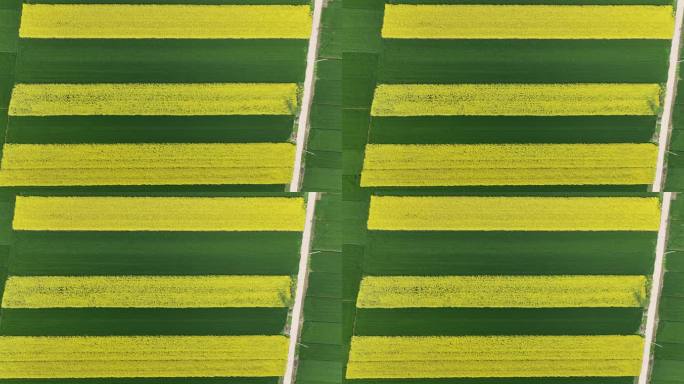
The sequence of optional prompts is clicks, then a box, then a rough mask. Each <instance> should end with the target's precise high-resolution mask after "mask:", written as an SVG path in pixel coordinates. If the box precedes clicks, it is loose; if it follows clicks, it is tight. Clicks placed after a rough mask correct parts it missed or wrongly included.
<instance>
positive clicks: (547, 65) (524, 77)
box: [19, 39, 670, 84]
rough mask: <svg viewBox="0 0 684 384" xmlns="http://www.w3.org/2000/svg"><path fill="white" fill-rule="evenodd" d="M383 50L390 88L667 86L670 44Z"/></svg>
mask: <svg viewBox="0 0 684 384" xmlns="http://www.w3.org/2000/svg"><path fill="white" fill-rule="evenodd" d="M382 48H383V49H382V53H381V56H380V63H379V66H378V75H377V76H378V82H380V83H386V84H396V83H409V84H411V83H434V84H448V83H468V82H471V83H479V82H482V83H492V82H495V83H563V82H568V83H591V82H618V83H619V82H621V81H627V80H628V81H629V82H635V83H664V82H665V81H666V78H667V62H668V52H669V49H670V41H669V40H422V39H421V40H414V39H385V40H383V42H382ZM48 60H49V59H48ZM74 60H75V59H74ZM29 65H31V64H29ZM19 71H22V69H21V68H19ZM19 76H21V72H20V74H19ZM20 78H21V77H20Z"/></svg>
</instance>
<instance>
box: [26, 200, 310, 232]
mask: <svg viewBox="0 0 684 384" xmlns="http://www.w3.org/2000/svg"><path fill="white" fill-rule="evenodd" d="M12 227H13V229H14V230H16V231H302V230H303V228H304V203H303V200H302V199H301V198H277V197H272V198H269V197H245V198H230V197H215V198H212V197H104V196H97V197H77V196H65V197H60V196H53V197H41V196H17V198H16V202H15V209H14V220H13V224H12Z"/></svg>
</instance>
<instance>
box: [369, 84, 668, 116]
mask: <svg viewBox="0 0 684 384" xmlns="http://www.w3.org/2000/svg"><path fill="white" fill-rule="evenodd" d="M659 103H660V85H658V84H614V83H582V84H380V85H379V86H378V87H377V88H376V89H375V98H374V99H373V106H372V109H371V114H372V115H373V116H444V115H454V116H456V115H459V116H477V115H480V116H528V115H529V116H579V115H600V116H603V115H655V114H656V113H657V111H658V108H659Z"/></svg>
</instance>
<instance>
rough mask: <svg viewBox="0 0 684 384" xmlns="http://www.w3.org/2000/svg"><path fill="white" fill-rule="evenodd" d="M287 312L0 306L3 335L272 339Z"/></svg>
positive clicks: (238, 309) (280, 328) (282, 310)
mask: <svg viewBox="0 0 684 384" xmlns="http://www.w3.org/2000/svg"><path fill="white" fill-rule="evenodd" d="M287 311H288V310H287V308H182V309H174V308H168V309H162V308H154V309H147V308H96V309H95V308H67V309H63V308H51V309H12V308H3V310H2V322H0V332H2V334H3V335H5V336H78V335H91V336H126V335H169V336H174V335H207V336H209V335H276V334H279V333H281V332H282V331H283V329H284V328H285V320H286V319H287Z"/></svg>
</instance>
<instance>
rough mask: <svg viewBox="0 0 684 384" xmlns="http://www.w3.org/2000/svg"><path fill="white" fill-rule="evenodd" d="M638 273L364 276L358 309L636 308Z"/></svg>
mask: <svg viewBox="0 0 684 384" xmlns="http://www.w3.org/2000/svg"><path fill="white" fill-rule="evenodd" d="M645 297H646V278H645V277H644V276H582V275H580V276H431V277H428V276H366V277H364V278H363V280H362V281H361V288H360V291H359V296H358V299H357V302H356V306H357V307H359V308H428V307H429V308H439V307H469V308H505V307H516V308H577V307H640V306H641V305H642V303H643V301H644V300H645Z"/></svg>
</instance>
